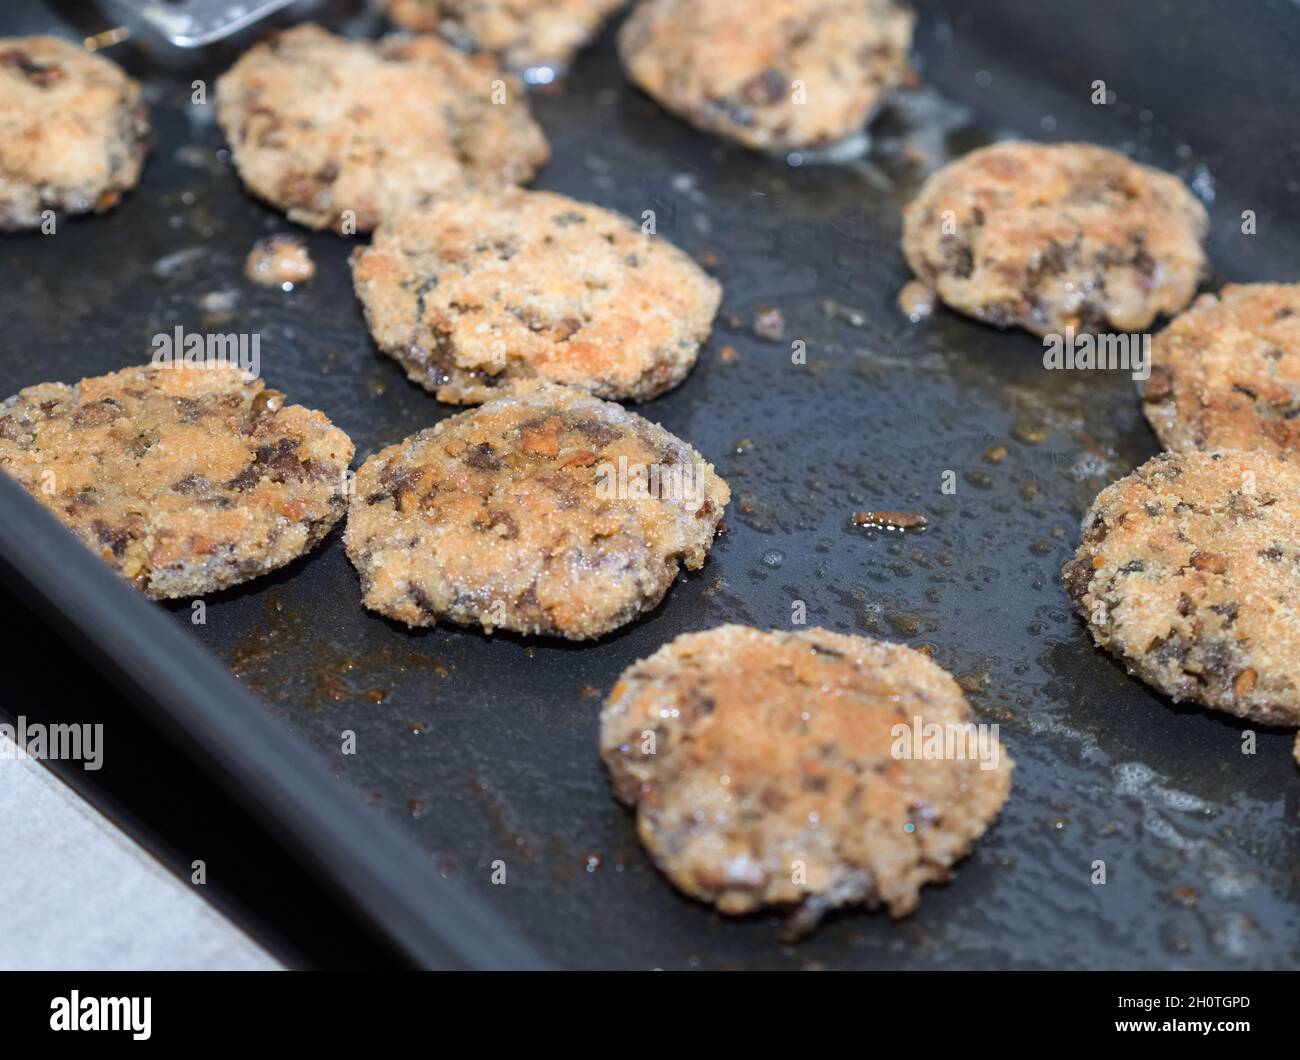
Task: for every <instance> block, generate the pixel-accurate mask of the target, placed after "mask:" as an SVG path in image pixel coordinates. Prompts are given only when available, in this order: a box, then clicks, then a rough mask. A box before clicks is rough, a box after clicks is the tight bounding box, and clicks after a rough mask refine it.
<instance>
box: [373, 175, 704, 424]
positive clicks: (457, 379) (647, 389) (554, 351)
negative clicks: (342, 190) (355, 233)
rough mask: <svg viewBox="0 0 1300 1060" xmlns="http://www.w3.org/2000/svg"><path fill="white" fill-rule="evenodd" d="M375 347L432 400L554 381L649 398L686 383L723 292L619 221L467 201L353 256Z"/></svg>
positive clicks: (395, 228) (583, 207)
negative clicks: (431, 394)
mask: <svg viewBox="0 0 1300 1060" xmlns="http://www.w3.org/2000/svg"><path fill="white" fill-rule="evenodd" d="M352 274H353V282H354V284H355V287H356V291H357V295H358V296H359V297H360V299H361V302H362V304H363V305H364V306H365V311H366V319H367V321H368V322H369V324H370V330H371V332H372V333H373V334H374V336H375V341H376V342H377V343H378V344H379V348H380V349H381V350H383V351H384V352H385V353H387V354H389V355H390V356H391V357H393V358H394V359H396V360H397V361H398V362H399V363H400V364H401V365H402V366H403V367H404V368H405V369H406V372H407V375H409V376H410V378H411V379H412V380H413V381H415V382H417V383H419V384H420V385H421V386H423V387H425V388H426V389H427V390H432V391H434V392H436V393H437V395H438V397H439V399H440V400H442V401H451V402H465V403H473V402H480V401H487V400H489V399H491V398H493V397H500V396H504V395H506V394H510V393H513V392H517V391H520V390H523V389H527V388H528V387H531V386H533V385H535V384H537V383H539V382H551V383H560V384H564V385H567V386H574V387H578V388H580V389H583V390H588V391H591V392H592V393H594V394H596V395H597V396H599V397H603V398H612V399H623V398H631V399H635V400H645V399H647V398H652V397H655V396H657V395H659V394H661V393H663V392H664V391H665V390H667V389H669V388H670V387H673V386H676V385H677V384H678V383H680V382H681V381H682V379H683V378H685V376H686V373H687V372H689V371H690V369H691V366H692V365H693V364H694V363H695V358H696V355H697V353H698V351H699V347H700V343H701V342H703V341H704V340H705V339H706V338H707V337H708V335H709V331H710V329H711V327H712V324H713V315H714V313H715V312H716V311H717V308H718V302H719V300H720V298H721V290H720V288H719V286H718V283H717V281H716V280H713V279H712V278H710V277H709V276H708V275H707V274H706V273H705V272H704V270H702V269H701V268H700V267H699V266H698V265H696V264H695V262H694V261H692V260H691V259H690V258H689V257H687V256H686V255H685V254H683V253H682V252H681V251H680V250H678V249H677V248H676V247H674V246H672V245H671V244H670V243H668V242H666V241H665V240H663V239H661V238H659V237H658V236H647V235H642V234H641V231H640V229H639V228H638V227H637V226H636V225H634V224H633V223H632V222H631V221H629V220H628V219H627V218H625V217H621V216H620V215H618V214H615V213H611V212H610V211H608V210H602V209H601V208H600V207H598V206H592V205H590V204H589V203H582V202H576V201H574V200H573V199H569V198H566V197H564V196H563V195H555V194H553V193H551V192H542V191H536V192H527V191H519V190H511V191H509V192H504V193H495V192H470V193H468V194H466V195H463V196H458V197H455V198H451V199H446V200H442V201H439V202H437V203H435V204H434V205H433V206H431V207H430V208H429V209H427V210H423V211H420V212H418V213H414V214H407V215H406V216H404V217H402V218H401V219H400V220H398V221H396V222H393V223H391V224H385V225H383V226H381V227H380V228H379V230H378V231H377V232H376V233H375V239H374V242H373V243H372V244H371V245H370V246H369V247H366V248H363V249H358V250H357V251H356V252H355V254H354V256H353V259H352Z"/></svg>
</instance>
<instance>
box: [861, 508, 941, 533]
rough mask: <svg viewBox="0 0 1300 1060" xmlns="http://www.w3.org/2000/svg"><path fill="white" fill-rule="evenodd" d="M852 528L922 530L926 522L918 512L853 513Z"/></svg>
mask: <svg viewBox="0 0 1300 1060" xmlns="http://www.w3.org/2000/svg"><path fill="white" fill-rule="evenodd" d="M851 521H852V523H853V525H854V526H870V527H875V528H877V529H879V530H923V529H925V526H926V523H927V520H926V518H925V516H924V515H922V514H921V513H920V512H889V511H879V512H854V513H853V515H852V516H851Z"/></svg>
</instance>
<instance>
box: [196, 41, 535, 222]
mask: <svg viewBox="0 0 1300 1060" xmlns="http://www.w3.org/2000/svg"><path fill="white" fill-rule="evenodd" d="M494 93H496V94H498V95H499V97H500V98H501V99H503V100H504V102H496V101H494V98H493V97H494ZM217 118H218V120H219V121H220V122H221V127H222V129H223V130H224V131H225V134H226V138H227V139H228V140H229V141H230V147H231V151H232V153H233V155H234V159H235V164H236V166H237V167H238V169H239V174H240V176H241V177H242V178H243V180H244V183H245V184H246V185H247V186H248V187H249V188H250V189H251V190H252V191H253V192H254V193H256V194H257V195H259V196H261V197H262V198H263V199H266V200H267V201H268V202H270V203H272V204H273V205H275V206H278V207H279V208H280V209H282V210H284V211H285V212H286V213H287V214H288V216H289V218H290V219H291V220H294V221H297V222H298V223H299V224H303V225H306V226H308V227H309V228H333V229H335V230H336V231H344V232H347V231H351V230H354V231H356V232H366V231H369V230H370V229H372V228H374V227H375V225H377V224H378V223H379V222H380V221H382V220H384V219H385V218H388V217H394V216H396V215H398V214H400V213H402V212H404V211H406V210H409V209H411V208H413V207H417V206H423V205H426V204H427V203H428V202H430V201H431V200H432V199H433V198H434V197H435V196H438V195H443V194H447V193H448V192H451V191H457V190H460V189H462V188H463V187H464V186H465V185H467V184H500V183H506V184H512V183H522V182H523V181H526V180H528V179H529V178H530V177H531V176H532V175H533V173H534V172H535V171H536V170H537V168H538V167H539V166H540V165H541V164H542V163H543V162H545V161H546V159H547V157H548V154H549V148H548V147H547V145H546V139H545V137H544V136H543V135H542V131H541V129H540V128H538V126H537V125H536V124H535V123H534V122H533V120H532V118H531V117H529V114H528V104H527V102H526V100H525V97H524V94H523V90H522V88H521V86H520V85H519V83H518V82H517V81H516V80H515V79H514V78H513V77H510V76H508V75H505V74H503V73H501V71H500V70H499V69H498V68H497V66H496V64H495V62H494V61H493V60H492V58H491V57H490V56H486V55H483V56H472V57H471V56H467V55H463V54H461V53H460V52H458V51H456V50H455V49H454V48H451V47H450V46H448V45H446V44H444V43H443V42H442V41H440V40H438V39H437V38H435V37H429V36H425V37H415V38H407V37H388V38H385V39H384V40H382V41H380V42H378V43H377V44H375V43H371V42H369V41H350V40H344V39H343V38H341V37H336V36H334V35H333V34H331V33H327V32H326V31H325V30H323V29H321V28H320V27H319V26H314V25H303V26H296V27H294V28H293V29H290V30H286V31H285V32H283V33H277V34H274V35H272V36H271V37H269V38H267V39H266V40H264V41H262V42H261V43H260V44H257V45H255V46H253V47H252V48H250V49H249V50H248V51H247V52H245V53H244V55H243V56H241V57H240V59H239V61H238V62H237V63H235V65H234V66H233V67H231V69H230V70H229V71H228V72H227V73H226V74H224V75H223V76H222V78H221V79H220V80H219V81H218V82H217Z"/></svg>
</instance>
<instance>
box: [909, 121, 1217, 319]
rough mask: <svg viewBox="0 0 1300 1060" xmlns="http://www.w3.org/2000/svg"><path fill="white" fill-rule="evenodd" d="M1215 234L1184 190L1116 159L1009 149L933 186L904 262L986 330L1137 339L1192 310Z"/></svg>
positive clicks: (912, 216)
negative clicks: (1119, 334)
mask: <svg viewBox="0 0 1300 1060" xmlns="http://www.w3.org/2000/svg"><path fill="white" fill-rule="evenodd" d="M1208 224H1209V222H1208V218H1207V216H1206V213H1205V208H1204V207H1203V206H1202V205H1201V204H1200V203H1199V202H1198V201H1197V200H1196V198H1195V197H1194V196H1193V195H1192V193H1191V192H1190V191H1189V190H1188V189H1187V188H1186V187H1185V186H1184V185H1183V183H1182V181H1180V180H1178V178H1177V177H1174V176H1172V175H1170V174H1168V173H1162V172H1160V171H1159V170H1157V169H1152V168H1150V167H1149V166H1143V165H1139V164H1138V163H1136V162H1132V161H1130V160H1129V159H1128V158H1125V157H1124V156H1123V155H1122V154H1120V153H1119V152H1117V151H1109V150H1107V149H1105V148H1102V147H1093V146H1091V145H1090V144H1070V143H1066V144H1033V143H1018V142H1009V143H1000V144H994V145H993V146H991V147H984V148H981V149H980V150H978V151H972V152H971V153H970V154H968V155H966V156H964V157H963V158H960V159H958V160H957V161H956V162H953V163H951V164H950V165H947V166H945V167H944V168H943V169H941V170H939V171H938V172H937V173H935V174H933V175H932V176H931V177H930V178H929V179H928V180H927V181H926V182H925V184H924V185H923V186H922V188H921V191H920V193H919V194H918V195H917V197H916V198H915V199H914V200H913V201H912V202H911V203H909V204H908V205H907V206H906V207H905V208H904V210H903V254H904V255H905V256H906V258H907V263H908V265H910V266H911V268H912V271H913V272H915V273H916V275H917V276H919V277H920V278H921V279H922V280H924V281H925V282H926V283H927V284H929V285H930V286H931V287H933V288H934V289H935V290H936V291H937V292H938V294H939V297H940V298H942V299H943V300H944V302H946V303H947V304H948V305H949V306H951V307H952V308H953V309H956V310H959V311H960V312H963V313H967V314H969V315H970V316H973V317H975V318H976V319H978V320H982V321H985V322H986V323H989V324H996V325H997V326H999V327H1005V326H1009V325H1016V326H1018V327H1022V328H1025V329H1026V330H1028V331H1032V332H1033V333H1034V334H1036V335H1048V334H1053V333H1056V334H1063V333H1064V332H1065V331H1066V329H1070V328H1072V329H1075V330H1078V331H1090V332H1104V331H1141V330H1143V329H1145V328H1147V327H1150V325H1151V323H1152V322H1153V321H1154V320H1155V319H1156V317H1157V316H1159V315H1161V314H1166V315H1167V314H1170V313H1174V312H1176V311H1177V310H1179V309H1181V308H1182V307H1183V306H1185V305H1186V304H1187V303H1188V302H1189V301H1190V300H1191V298H1192V295H1193V294H1194V293H1195V292H1196V285H1197V284H1198V283H1199V282H1200V281H1201V279H1202V278H1203V277H1204V275H1205V273H1206V270H1207V265H1206V258H1205V252H1204V250H1203V249H1202V246H1201V244H1202V242H1203V241H1204V239H1205V233H1206V229H1207V227H1208Z"/></svg>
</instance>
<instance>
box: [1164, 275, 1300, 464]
mask: <svg viewBox="0 0 1300 1060" xmlns="http://www.w3.org/2000/svg"><path fill="white" fill-rule="evenodd" d="M1151 362H1152V364H1151V378H1150V379H1149V380H1148V381H1147V384H1146V386H1145V387H1144V388H1143V400H1144V405H1143V408H1144V409H1145V411H1146V414H1147V419H1148V420H1150V421H1151V425H1152V427H1154V428H1155V431H1156V434H1157V435H1159V437H1160V441H1161V442H1162V443H1163V444H1164V446H1165V447H1166V448H1167V449H1173V450H1175V451H1177V452H1188V451H1191V450H1195V449H1206V450H1213V449H1262V450H1264V451H1265V452H1268V453H1271V454H1272V455H1274V456H1277V457H1282V458H1286V457H1291V456H1293V455H1294V454H1296V453H1300V284H1282V283H1248V284H1229V285H1228V286H1227V287H1225V288H1223V290H1222V291H1220V292H1219V293H1218V294H1217V295H1214V294H1204V295H1201V297H1200V298H1198V299H1197V300H1196V302H1195V303H1194V304H1193V305H1192V307H1191V308H1190V309H1188V310H1187V311H1186V312H1184V313H1180V314H1179V315H1178V316H1177V317H1175V318H1174V320H1173V321H1172V322H1171V323H1170V325H1169V326H1168V327H1167V328H1165V329H1164V330H1163V331H1162V332H1160V334H1159V335H1157V336H1156V338H1155V341H1154V342H1153V343H1152V347H1151Z"/></svg>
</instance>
